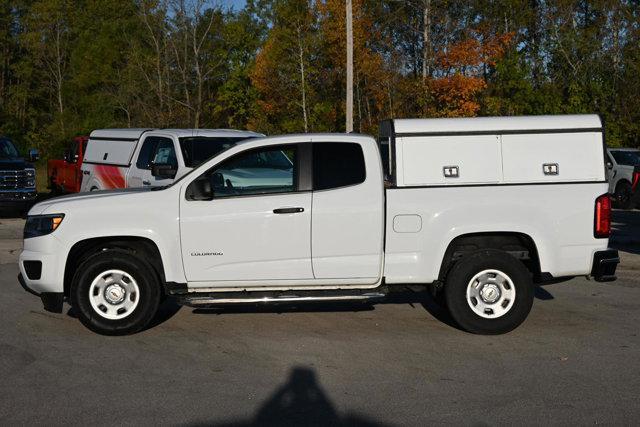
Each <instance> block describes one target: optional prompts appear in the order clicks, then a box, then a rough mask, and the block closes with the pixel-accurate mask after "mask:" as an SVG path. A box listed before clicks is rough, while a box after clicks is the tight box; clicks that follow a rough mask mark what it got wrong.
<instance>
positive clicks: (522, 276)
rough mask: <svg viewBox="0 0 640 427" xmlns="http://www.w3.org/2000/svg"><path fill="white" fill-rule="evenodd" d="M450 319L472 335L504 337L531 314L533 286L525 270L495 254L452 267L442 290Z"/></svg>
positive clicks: (484, 252)
mask: <svg viewBox="0 0 640 427" xmlns="http://www.w3.org/2000/svg"><path fill="white" fill-rule="evenodd" d="M444 292H445V298H446V301H447V307H448V309H449V311H450V313H451V316H452V317H453V319H454V320H455V321H456V322H457V323H458V324H459V325H460V326H461V327H462V328H463V329H464V330H466V331H468V332H472V333H475V334H487V335H492V334H503V333H506V332H509V331H511V330H513V329H515V328H516V327H517V326H518V325H520V324H521V323H522V322H523V321H524V320H525V319H526V318H527V315H528V314H529V312H530V311H531V306H532V304H533V282H532V279H531V274H530V272H529V271H528V270H527V268H526V267H525V266H524V264H522V262H520V261H518V260H517V259H516V258H514V257H513V256H511V255H509V254H507V253H505V252H502V251H498V250H482V251H478V252H475V253H473V254H469V255H467V256H465V257H463V258H462V259H460V260H459V261H458V262H456V264H455V265H454V266H453V268H452V269H451V271H450V272H449V274H448V276H447V281H446V284H445V287H444Z"/></svg>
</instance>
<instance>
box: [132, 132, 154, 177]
mask: <svg viewBox="0 0 640 427" xmlns="http://www.w3.org/2000/svg"><path fill="white" fill-rule="evenodd" d="M158 142H159V138H154V137H152V136H150V137H148V138H145V140H144V142H143V143H142V148H140V154H139V155H138V160H137V161H136V167H137V168H138V169H148V170H150V169H151V160H152V158H151V156H153V154H154V153H155V152H156V147H157V146H158Z"/></svg>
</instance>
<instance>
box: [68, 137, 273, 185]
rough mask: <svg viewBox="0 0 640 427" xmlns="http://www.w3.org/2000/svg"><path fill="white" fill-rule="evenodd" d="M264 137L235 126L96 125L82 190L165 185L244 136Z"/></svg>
mask: <svg viewBox="0 0 640 427" xmlns="http://www.w3.org/2000/svg"><path fill="white" fill-rule="evenodd" d="M261 136H264V135H262V134H259V133H255V132H249V131H240V130H232V129H100V130H95V131H93V132H92V133H91V136H90V137H89V143H88V145H87V151H86V153H85V155H84V161H83V164H82V186H81V189H80V191H97V190H109V189H114V188H127V187H158V186H166V185H169V184H171V183H172V182H173V181H174V180H175V179H178V178H180V177H181V176H183V175H185V174H186V173H188V172H189V171H191V170H192V169H193V168H195V167H197V166H199V165H200V164H201V163H202V162H204V161H206V160H208V159H209V158H211V157H213V156H215V155H217V154H220V153H221V152H223V151H224V150H227V149H229V148H231V147H233V146H234V145H236V144H238V143H240V142H241V141H244V140H247V139H250V138H256V137H261Z"/></svg>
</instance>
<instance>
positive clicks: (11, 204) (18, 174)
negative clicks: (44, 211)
mask: <svg viewBox="0 0 640 427" xmlns="http://www.w3.org/2000/svg"><path fill="white" fill-rule="evenodd" d="M38 158H39V154H38V150H33V149H32V150H29V155H28V161H27V160H25V159H24V158H23V157H21V156H20V153H19V151H18V149H17V148H16V146H15V145H14V144H13V142H12V141H11V140H10V139H9V138H5V137H1V136H0V208H2V209H12V210H20V211H21V212H24V211H26V210H28V208H29V207H31V205H32V204H33V202H34V201H35V200H36V197H37V196H38V193H37V191H36V169H35V167H34V166H33V162H36V161H37V160H38Z"/></svg>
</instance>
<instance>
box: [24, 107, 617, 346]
mask: <svg viewBox="0 0 640 427" xmlns="http://www.w3.org/2000/svg"><path fill="white" fill-rule="evenodd" d="M380 129H381V132H380V136H379V139H378V141H376V140H374V139H373V138H371V137H369V136H365V135H355V134H305V135H285V136H278V137H268V138H257V139H252V140H249V141H246V142H244V143H242V144H239V145H236V146H234V147H231V148H229V149H227V150H226V151H223V152H221V153H220V154H219V155H217V156H216V157H214V158H212V159H210V160H208V161H206V162H204V163H203V164H202V165H200V166H199V167H197V168H196V169H194V170H193V171H192V172H191V173H188V174H186V175H183V176H182V177H181V178H180V179H178V180H176V181H175V182H174V183H173V184H172V185H170V186H167V187H163V188H161V189H158V190H157V191H148V189H138V190H130V191H127V192H104V193H97V194H84V195H82V194H81V195H76V196H69V197H62V198H58V199H52V200H48V201H45V202H42V203H39V204H38V205H36V206H35V207H34V208H33V209H31V211H30V212H29V216H28V219H27V222H26V225H25V240H24V250H23V252H22V254H21V256H20V261H19V263H20V276H19V280H20V282H21V283H22V284H23V286H24V287H25V289H27V290H29V291H30V292H33V293H36V294H38V295H39V296H40V297H41V298H42V301H43V303H44V304H45V307H46V308H47V309H49V310H53V311H60V310H62V305H63V301H64V300H66V301H68V302H70V303H71V304H72V305H73V306H74V307H75V310H76V312H77V313H78V317H79V318H80V320H81V321H82V322H83V323H84V324H85V325H86V326H87V327H89V328H91V329H92V330H94V331H97V332H99V333H104V334H125V333H132V332H135V331H138V330H140V329H141V328H143V327H144V326H145V325H147V324H148V323H149V321H150V320H151V319H152V318H153V316H154V314H155V313H156V310H157V308H158V305H159V302H160V300H161V297H162V296H163V295H171V296H174V297H176V298H177V299H178V301H179V302H180V303H182V304H186V305H190V306H196V307H203V306H209V305H215V304H225V303H226V304H229V303H256V302H261V303H269V302H275V303H277V302H291V301H294V302H300V301H327V300H345V299H347V300H375V299H377V298H383V297H385V296H386V295H387V294H389V293H391V292H393V291H394V290H396V289H400V288H401V289H406V287H408V286H409V287H412V288H413V289H415V288H425V289H431V290H432V291H433V292H434V293H436V295H441V296H442V298H441V299H442V300H443V301H444V302H445V303H446V306H447V308H448V310H449V311H450V312H451V315H452V317H453V318H454V319H455V320H456V322H458V324H459V325H460V326H461V327H462V328H464V329H466V330H468V331H471V332H474V333H484V334H495V333H504V332H507V331H509V330H511V329H513V328H515V327H517V326H518V325H519V324H520V323H521V322H523V321H524V319H525V318H526V317H527V315H528V313H529V311H530V309H531V306H532V303H533V294H534V284H536V283H542V282H545V281H549V280H554V279H559V278H566V277H571V276H580V275H585V276H593V277H595V279H596V280H599V281H605V280H614V279H615V270H616V265H617V263H618V255H617V252H616V251H615V250H610V249H608V237H609V233H610V225H611V222H610V209H611V204H610V198H609V195H608V194H607V189H608V184H607V180H606V176H605V157H604V155H605V154H604V153H605V151H604V143H603V131H602V124H601V122H600V119H599V117H598V116H594V115H577V116H540V117H513V118H473V119H424V120H423V119H415V120H390V121H386V122H383V123H382V125H381V128H380ZM283 157H286V158H287V159H289V160H290V164H289V165H287V164H283V163H282V162H281V160H282V158H283ZM263 169H267V170H268V173H266V172H264V171H262V170H263ZM273 170H279V171H280V172H281V174H280V176H279V178H278V179H277V180H275V181H274V180H273V179H272V177H270V175H271V171H273ZM240 174H247V175H252V176H256V177H259V178H258V179H256V180H248V181H244V182H243V183H242V182H240V183H238V181H236V184H234V183H233V182H232V180H231V179H230V178H229V177H234V176H237V175H240ZM114 206H117V209H113V207H114Z"/></svg>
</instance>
